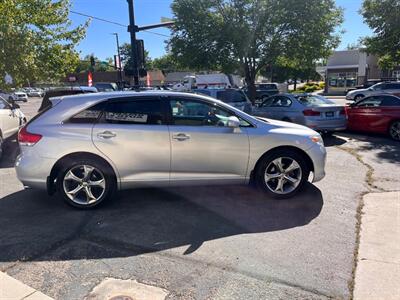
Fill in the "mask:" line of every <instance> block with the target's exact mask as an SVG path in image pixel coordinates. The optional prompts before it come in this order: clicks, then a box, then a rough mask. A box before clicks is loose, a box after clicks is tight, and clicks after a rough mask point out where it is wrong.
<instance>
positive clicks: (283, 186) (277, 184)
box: [264, 157, 303, 195]
mask: <svg viewBox="0 0 400 300" xmlns="http://www.w3.org/2000/svg"><path fill="white" fill-rule="evenodd" d="M302 174H303V172H302V170H301V167H300V164H299V163H298V162H297V161H296V160H294V159H293V158H290V157H279V158H276V159H274V160H273V161H271V162H270V163H269V164H268V166H267V168H266V169H265V174H264V180H265V185H266V186H267V188H268V189H269V190H270V191H271V192H273V193H276V194H280V195H285V194H289V193H291V192H292V191H294V190H295V189H296V188H297V187H298V185H299V184H300V182H301V179H302Z"/></svg>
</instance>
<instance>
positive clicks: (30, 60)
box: [0, 0, 88, 88]
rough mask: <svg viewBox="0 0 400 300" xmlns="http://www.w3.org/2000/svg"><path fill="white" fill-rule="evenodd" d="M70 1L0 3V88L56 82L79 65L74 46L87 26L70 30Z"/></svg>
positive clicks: (22, 0)
mask: <svg viewBox="0 0 400 300" xmlns="http://www.w3.org/2000/svg"><path fill="white" fill-rule="evenodd" d="M69 8H70V2H69V0H58V1H57V0H2V1H0V86H1V87H3V88H4V86H5V82H4V76H5V74H10V75H11V76H12V77H13V79H14V83H15V85H16V86H20V85H23V84H26V83H28V82H32V81H58V80H59V78H61V77H63V76H65V74H66V73H69V72H71V71H73V70H74V68H75V66H76V64H77V63H78V62H79V55H78V53H77V52H76V51H75V45H76V44H77V43H78V42H79V41H80V40H81V39H82V38H83V37H84V35H85V30H86V27H87V25H88V23H85V24H84V25H82V26H78V27H75V28H72V25H71V22H70V20H69V19H68V13H69Z"/></svg>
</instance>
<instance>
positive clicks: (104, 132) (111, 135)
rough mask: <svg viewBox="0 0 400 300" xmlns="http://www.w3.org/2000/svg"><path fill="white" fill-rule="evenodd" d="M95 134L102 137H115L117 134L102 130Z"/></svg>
mask: <svg viewBox="0 0 400 300" xmlns="http://www.w3.org/2000/svg"><path fill="white" fill-rule="evenodd" d="M97 136H98V137H99V138H102V139H111V138H113V137H116V136H117V134H116V133H115V132H111V131H103V132H100V133H98V134H97Z"/></svg>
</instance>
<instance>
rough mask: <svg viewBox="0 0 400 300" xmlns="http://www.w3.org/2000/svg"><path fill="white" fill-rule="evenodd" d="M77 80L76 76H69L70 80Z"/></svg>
mask: <svg viewBox="0 0 400 300" xmlns="http://www.w3.org/2000/svg"><path fill="white" fill-rule="evenodd" d="M77 80H78V79H77V78H76V76H68V82H76V81H77Z"/></svg>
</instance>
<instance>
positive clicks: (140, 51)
mask: <svg viewBox="0 0 400 300" xmlns="http://www.w3.org/2000/svg"><path fill="white" fill-rule="evenodd" d="M136 50H137V58H138V67H139V69H140V68H144V64H145V60H146V58H145V56H144V42H143V40H136Z"/></svg>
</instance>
